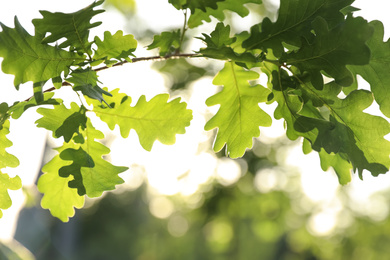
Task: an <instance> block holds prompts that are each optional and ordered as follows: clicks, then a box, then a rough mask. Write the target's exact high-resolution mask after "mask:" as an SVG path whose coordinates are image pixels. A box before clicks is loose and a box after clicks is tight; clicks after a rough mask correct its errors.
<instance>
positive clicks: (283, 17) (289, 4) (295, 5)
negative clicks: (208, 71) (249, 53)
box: [243, 0, 354, 57]
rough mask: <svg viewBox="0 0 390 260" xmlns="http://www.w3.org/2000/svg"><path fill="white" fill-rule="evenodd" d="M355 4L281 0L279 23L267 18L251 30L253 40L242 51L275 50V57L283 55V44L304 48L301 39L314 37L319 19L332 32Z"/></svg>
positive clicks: (342, 0)
mask: <svg viewBox="0 0 390 260" xmlns="http://www.w3.org/2000/svg"><path fill="white" fill-rule="evenodd" d="M353 1H354V0H316V1H313V0H281V1H280V9H279V15H278V19H277V20H276V22H275V23H272V22H271V20H270V19H269V18H265V19H264V20H263V22H262V23H261V24H258V25H254V26H253V27H252V28H251V36H250V37H249V38H248V39H247V40H246V41H245V42H244V43H243V47H244V48H247V49H249V50H251V49H262V50H263V51H267V49H272V50H273V53H274V54H275V56H276V57H281V55H282V53H283V52H284V46H283V42H285V43H288V44H292V45H294V46H297V47H300V46H301V38H302V37H306V38H308V39H310V38H311V37H312V33H311V29H312V25H311V24H312V22H313V21H314V20H315V19H316V18H317V17H322V18H323V19H325V20H326V21H327V22H328V24H329V27H330V28H333V27H334V26H335V25H337V24H338V23H340V22H342V21H343V20H344V15H343V14H342V13H341V12H340V10H341V9H343V8H344V7H347V6H349V5H350V4H351V3H352V2H353Z"/></svg>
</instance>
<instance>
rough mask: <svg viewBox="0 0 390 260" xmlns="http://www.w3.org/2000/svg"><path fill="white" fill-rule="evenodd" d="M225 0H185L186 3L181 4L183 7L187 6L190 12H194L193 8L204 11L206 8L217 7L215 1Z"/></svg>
mask: <svg viewBox="0 0 390 260" xmlns="http://www.w3.org/2000/svg"><path fill="white" fill-rule="evenodd" d="M221 1H226V0H187V3H186V4H185V5H183V7H184V8H189V9H190V10H191V13H194V12H195V9H199V10H202V11H206V8H211V9H217V8H218V6H217V3H218V2H221Z"/></svg>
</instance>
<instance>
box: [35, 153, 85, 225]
mask: <svg viewBox="0 0 390 260" xmlns="http://www.w3.org/2000/svg"><path fill="white" fill-rule="evenodd" d="M59 151H61V149H59ZM68 164H69V162H67V161H64V160H62V159H61V158H60V157H59V155H58V154H57V155H56V156H55V157H54V158H53V159H52V160H51V161H49V162H48V163H47V164H46V165H45V166H44V167H43V168H42V172H43V173H44V174H43V175H42V176H41V177H40V178H39V180H38V190H39V191H40V192H41V193H43V194H44V195H43V198H42V200H41V206H42V208H44V209H49V210H50V213H51V214H52V215H53V216H54V217H57V218H59V219H60V220H62V221H63V222H67V221H69V217H73V216H74V214H75V211H74V208H82V207H83V205H84V200H85V198H84V196H80V195H78V194H77V190H76V189H72V188H70V187H69V185H68V183H69V182H70V181H72V180H73V178H72V176H69V177H67V178H63V177H60V176H59V175H58V172H59V170H60V169H61V167H64V166H66V165H68Z"/></svg>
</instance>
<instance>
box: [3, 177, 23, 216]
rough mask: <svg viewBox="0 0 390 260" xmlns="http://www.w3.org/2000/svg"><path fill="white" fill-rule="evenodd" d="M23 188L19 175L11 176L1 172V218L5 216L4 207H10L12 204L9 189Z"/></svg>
mask: <svg viewBox="0 0 390 260" xmlns="http://www.w3.org/2000/svg"><path fill="white" fill-rule="evenodd" d="M20 188H22V181H21V179H20V178H19V176H15V177H13V178H10V177H9V176H8V174H5V173H2V172H0V218H1V217H2V216H3V212H2V211H1V210H2V209H8V208H9V207H11V205H12V201H11V198H10V196H9V194H8V190H18V189H20Z"/></svg>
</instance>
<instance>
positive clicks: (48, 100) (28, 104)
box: [8, 92, 62, 119]
mask: <svg viewBox="0 0 390 260" xmlns="http://www.w3.org/2000/svg"><path fill="white" fill-rule="evenodd" d="M53 96H54V93H53V92H47V93H44V94H43V101H42V102H40V103H39V104H38V102H37V101H36V100H35V97H33V98H31V99H30V100H29V101H22V102H17V103H15V104H14V105H12V106H11V107H10V109H9V110H8V111H9V113H11V114H12V118H13V119H18V118H19V117H21V116H22V114H23V113H24V112H25V111H26V110H27V109H29V108H32V107H36V106H40V105H59V104H60V103H62V100H61V99H53V98H52V97H53Z"/></svg>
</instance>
